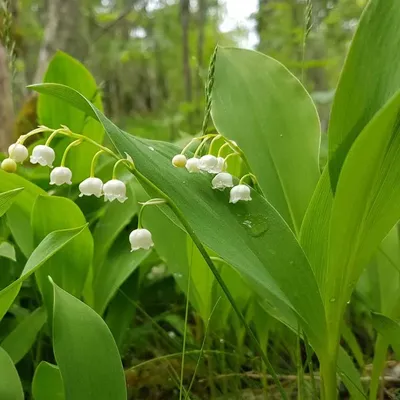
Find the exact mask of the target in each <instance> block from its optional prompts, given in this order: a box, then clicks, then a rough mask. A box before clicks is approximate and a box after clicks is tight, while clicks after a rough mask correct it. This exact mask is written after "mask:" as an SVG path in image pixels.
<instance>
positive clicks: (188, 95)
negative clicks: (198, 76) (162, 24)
mask: <svg viewBox="0 0 400 400" xmlns="http://www.w3.org/2000/svg"><path fill="white" fill-rule="evenodd" d="M180 5H181V10H180V14H181V15H180V17H181V27H182V63H183V64H182V65H183V78H184V83H185V100H186V101H187V102H188V103H191V101H192V72H191V69H190V49H189V21H190V4H189V0H181V3H180Z"/></svg>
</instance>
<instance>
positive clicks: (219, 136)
mask: <svg viewBox="0 0 400 400" xmlns="http://www.w3.org/2000/svg"><path fill="white" fill-rule="evenodd" d="M221 137H222V135H220V134H218V135H215V136H214V137H213V139H212V140H211V143H210V148H209V149H208V154H212V153H213V147H214V145H215V142H216V141H217V140H218V139H220V138H221Z"/></svg>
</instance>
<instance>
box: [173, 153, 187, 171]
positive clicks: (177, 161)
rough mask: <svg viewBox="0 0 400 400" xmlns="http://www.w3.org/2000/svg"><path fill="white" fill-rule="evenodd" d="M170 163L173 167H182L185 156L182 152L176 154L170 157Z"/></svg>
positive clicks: (184, 163) (184, 162)
mask: <svg viewBox="0 0 400 400" xmlns="http://www.w3.org/2000/svg"><path fill="white" fill-rule="evenodd" d="M172 165H173V166H174V167H178V168H183V167H184V166H185V165H186V157H185V155H184V154H177V155H176V156H174V158H173V159H172Z"/></svg>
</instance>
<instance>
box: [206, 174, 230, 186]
mask: <svg viewBox="0 0 400 400" xmlns="http://www.w3.org/2000/svg"><path fill="white" fill-rule="evenodd" d="M211 184H212V188H213V189H218V190H224V189H225V188H230V187H232V186H233V178H232V175H231V174H229V173H228V172H220V173H219V174H217V175H215V177H214V179H213V180H212V181H211Z"/></svg>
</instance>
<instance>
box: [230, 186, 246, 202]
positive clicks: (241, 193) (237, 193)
mask: <svg viewBox="0 0 400 400" xmlns="http://www.w3.org/2000/svg"><path fill="white" fill-rule="evenodd" d="M240 200H241V201H250V200H251V195H250V188H249V187H248V186H247V185H237V186H234V187H233V188H232V189H231V192H230V197H229V203H233V204H235V203H237V202H238V201H240Z"/></svg>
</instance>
